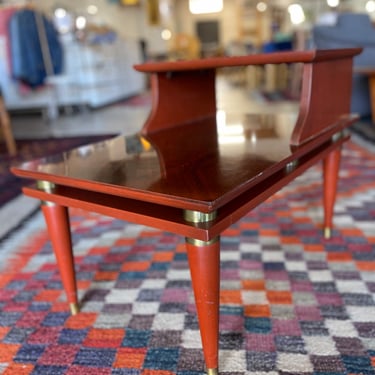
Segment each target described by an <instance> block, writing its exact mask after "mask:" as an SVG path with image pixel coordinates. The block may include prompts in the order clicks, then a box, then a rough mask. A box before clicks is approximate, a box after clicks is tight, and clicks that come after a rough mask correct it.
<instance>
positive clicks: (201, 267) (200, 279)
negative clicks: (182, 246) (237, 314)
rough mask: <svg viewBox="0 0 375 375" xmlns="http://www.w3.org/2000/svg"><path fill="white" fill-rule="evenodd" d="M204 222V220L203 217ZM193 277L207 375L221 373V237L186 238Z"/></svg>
mask: <svg viewBox="0 0 375 375" xmlns="http://www.w3.org/2000/svg"><path fill="white" fill-rule="evenodd" d="M203 221H205V220H203ZM186 248H187V254H188V260H189V267H190V273H191V280H192V285H193V290H194V296H195V303H196V307H197V314H198V320H199V328H200V333H201V339H202V346H203V354H204V359H205V363H206V367H207V374H208V375H217V373H218V366H219V363H218V353H219V298H220V239H219V237H217V238H215V239H213V240H211V241H207V242H206V241H199V240H196V239H192V238H186Z"/></svg>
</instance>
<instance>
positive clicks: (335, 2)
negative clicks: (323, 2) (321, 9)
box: [327, 0, 340, 8]
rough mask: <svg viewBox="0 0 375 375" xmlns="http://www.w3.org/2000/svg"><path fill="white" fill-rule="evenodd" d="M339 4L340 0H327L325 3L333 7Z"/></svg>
mask: <svg viewBox="0 0 375 375" xmlns="http://www.w3.org/2000/svg"><path fill="white" fill-rule="evenodd" d="M339 4H340V0H327V5H328V6H330V7H332V8H335V7H337V6H338V5H339Z"/></svg>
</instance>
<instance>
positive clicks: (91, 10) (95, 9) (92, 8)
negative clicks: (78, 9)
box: [87, 4, 98, 16]
mask: <svg viewBox="0 0 375 375" xmlns="http://www.w3.org/2000/svg"><path fill="white" fill-rule="evenodd" d="M87 13H88V14H91V15H92V16H94V15H95V14H97V13H98V7H97V6H96V5H92V4H91V5H89V6H88V7H87Z"/></svg>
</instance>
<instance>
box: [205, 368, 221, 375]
mask: <svg viewBox="0 0 375 375" xmlns="http://www.w3.org/2000/svg"><path fill="white" fill-rule="evenodd" d="M218 373H219V372H218V370H217V368H208V369H207V375H218Z"/></svg>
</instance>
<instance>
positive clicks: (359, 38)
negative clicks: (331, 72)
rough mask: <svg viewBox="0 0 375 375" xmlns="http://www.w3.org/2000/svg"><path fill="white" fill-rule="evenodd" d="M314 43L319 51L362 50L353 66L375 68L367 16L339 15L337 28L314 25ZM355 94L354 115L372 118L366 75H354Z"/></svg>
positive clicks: (374, 36)
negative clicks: (330, 49) (359, 48)
mask: <svg viewBox="0 0 375 375" xmlns="http://www.w3.org/2000/svg"><path fill="white" fill-rule="evenodd" d="M313 40H314V43H315V46H316V48H320V49H327V48H350V47H362V48H363V51H362V53H361V54H360V55H358V56H356V57H355V58H354V67H355V68H361V67H371V66H373V67H375V28H374V27H373V25H372V23H371V20H370V17H369V16H368V14H360V13H356V14H354V13H343V14H339V15H338V16H337V21H336V24H334V25H316V26H314V28H313ZM352 92H353V93H352V104H351V110H352V112H355V113H358V114H359V115H360V116H362V117H364V116H369V115H370V114H371V103H370V94H369V87H368V77H367V76H366V75H364V74H361V73H358V72H354V74H353V91H352Z"/></svg>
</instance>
